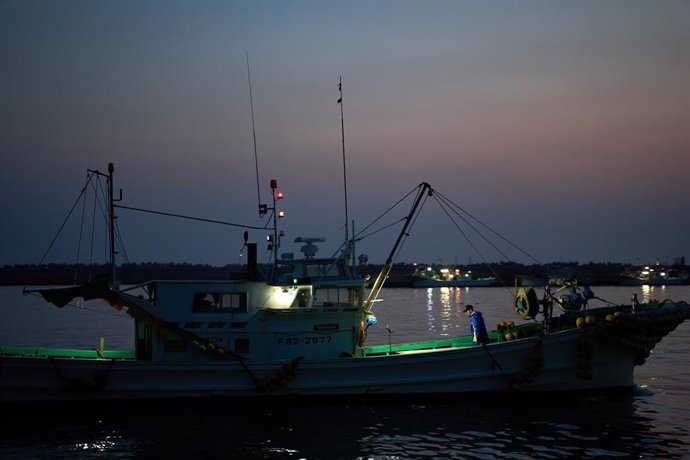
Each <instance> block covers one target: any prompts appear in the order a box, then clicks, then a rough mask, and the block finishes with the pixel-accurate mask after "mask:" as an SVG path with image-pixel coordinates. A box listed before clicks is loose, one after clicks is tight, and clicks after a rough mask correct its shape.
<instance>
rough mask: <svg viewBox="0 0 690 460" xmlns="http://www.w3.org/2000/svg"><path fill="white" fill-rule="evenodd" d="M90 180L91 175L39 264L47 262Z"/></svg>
mask: <svg viewBox="0 0 690 460" xmlns="http://www.w3.org/2000/svg"><path fill="white" fill-rule="evenodd" d="M90 180H91V177H89V178H88V180H87V182H86V185H84V187H83V188H82V189H81V192H80V193H79V196H78V197H77V199H76V200H75V201H74V204H73V205H72V208H71V209H70V210H69V212H68V213H67V217H65V220H64V221H63V222H62V225H60V228H59V229H58V231H57V233H56V234H55V236H54V237H53V240H52V241H51V242H50V244H49V245H48V249H46V251H45V252H44V253H43V257H41V261H40V262H39V263H38V265H43V262H45V259H46V257H48V253H49V252H50V250H51V249H52V248H53V245H55V242H56V241H57V239H58V236H60V233H61V232H62V229H63V228H65V225H67V221H68V220H69V218H70V217H71V216H72V213H73V212H74V209H75V208H76V207H77V205H78V204H79V200H81V198H82V196H83V195H84V192H85V191H86V188H87V187H88V185H89V181H90ZM31 283H33V278H32V279H31V280H30V283H29V284H31Z"/></svg>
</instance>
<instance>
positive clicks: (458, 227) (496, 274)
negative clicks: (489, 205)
mask: <svg viewBox="0 0 690 460" xmlns="http://www.w3.org/2000/svg"><path fill="white" fill-rule="evenodd" d="M434 198H435V199H436V202H437V203H438V205H439V206H440V208H441V209H442V210H443V212H444V213H445V214H446V215H447V216H448V218H449V219H450V220H451V222H453V224H454V225H455V228H457V229H458V231H459V232H460V234H461V235H462V236H463V237H464V238H465V240H466V241H467V243H468V244H469V245H470V246H472V249H474V251H475V252H476V253H477V254H478V255H479V257H481V259H482V261H483V262H484V265H486V266H487V267H488V268H489V270H491V273H493V275H494V276H495V277H496V278H497V279H498V280H499V281H500V282H501V284H502V285H503V287H505V288H508V285H506V283H505V281H503V279H502V278H501V277H500V276H498V273H496V270H494V268H493V267H492V266H491V264H490V263H489V262H488V261H487V260H486V258H485V257H484V254H482V252H481V251H480V250H479V248H477V246H476V245H475V244H474V243H473V242H472V240H471V238H470V237H469V236H468V235H467V233H466V232H465V231H463V229H462V228H460V226H459V225H458V223H457V222H456V221H455V219H453V216H451V215H450V213H449V212H448V209H447V208H446V206H445V205H444V204H443V203H442V202H441V201H440V200H439V199H438V198H436V197H434ZM456 214H457V213H456ZM458 217H460V219H462V220H463V221H464V222H465V223H466V224H467V225H469V226H470V228H472V229H473V230H474V231H475V232H477V229H476V228H474V227H473V226H472V224H471V223H469V222H468V221H467V219H465V218H464V217H462V216H461V215H459V214H458ZM477 233H478V234H479V235H480V236H481V237H482V238H484V239H485V240H486V238H485V237H484V236H483V235H482V234H481V233H479V232H477ZM486 241H487V242H488V243H489V244H490V245H491V246H492V247H493V248H494V249H496V250H497V251H498V252H499V253H500V254H502V255H503V256H504V257H505V258H507V259H508V260H510V258H509V257H508V256H506V255H505V254H503V252H502V251H501V250H500V249H498V248H497V247H496V246H494V245H493V243H491V242H490V241H488V240H486ZM511 296H512V292H511Z"/></svg>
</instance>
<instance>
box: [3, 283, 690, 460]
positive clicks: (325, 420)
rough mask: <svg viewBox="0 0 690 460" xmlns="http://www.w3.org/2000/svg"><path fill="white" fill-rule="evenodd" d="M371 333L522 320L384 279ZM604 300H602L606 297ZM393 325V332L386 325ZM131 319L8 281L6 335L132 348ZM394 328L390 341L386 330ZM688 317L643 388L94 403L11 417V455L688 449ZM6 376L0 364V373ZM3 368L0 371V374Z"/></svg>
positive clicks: (646, 371)
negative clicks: (471, 314)
mask: <svg viewBox="0 0 690 460" xmlns="http://www.w3.org/2000/svg"><path fill="white" fill-rule="evenodd" d="M633 293H637V294H638V297H639V298H641V299H645V300H647V299H650V298H656V299H658V300H663V299H666V298H670V299H672V300H686V301H690V287H687V286H684V287H681V286H679V287H666V288H659V287H657V288H643V287H640V288H633V287H600V288H597V289H595V294H596V295H597V296H598V297H600V298H602V299H605V300H608V301H610V302H613V303H623V302H628V301H629V299H630V297H631V295H632V294H633ZM381 297H382V298H383V299H384V301H383V302H381V303H378V304H376V307H375V309H374V311H375V312H376V313H377V315H378V318H379V324H378V325H377V326H373V327H372V328H371V329H370V335H369V343H370V344H375V343H379V344H382V343H387V342H388V340H389V338H390V339H391V340H393V341H404V340H421V339H427V338H434V337H445V336H451V335H456V334H465V333H467V330H468V326H467V318H466V317H465V316H464V314H462V312H461V308H460V306H461V305H464V304H467V303H472V304H474V305H475V306H476V307H477V308H478V309H479V310H481V311H482V312H483V313H484V317H485V319H486V320H487V324H489V325H495V324H496V323H497V322H499V321H505V320H515V319H516V318H517V317H516V316H515V314H514V313H513V311H512V309H511V300H512V292H511V291H510V290H508V289H504V288H461V289H438V288H437V289H430V290H427V289H388V290H385V289H384V291H383V293H382V296H381ZM603 304H604V303H603V302H602V301H596V304H595V306H596V305H603ZM386 326H388V328H389V329H390V330H391V331H392V335H390V334H389V333H388V331H387V329H386ZM133 335H134V334H133V325H132V321H131V319H130V318H129V317H128V316H127V315H126V314H123V313H117V312H115V311H114V310H112V309H110V308H109V307H107V306H104V305H102V304H100V303H98V302H89V303H87V304H86V305H83V306H67V307H65V308H63V309H58V308H55V307H53V306H52V305H50V304H47V303H45V302H44V301H43V300H42V299H40V298H36V297H33V296H23V295H22V293H21V288H18V287H0V345H16V346H45V347H89V348H95V347H97V346H98V343H99V339H100V337H103V338H104V340H105V345H106V348H111V349H113V348H114V349H130V348H131V345H130V344H131V342H132V338H133ZM389 335H390V337H389ZM689 346H690V323H688V322H686V323H684V324H682V325H681V326H679V327H678V328H677V329H676V330H675V331H673V332H672V333H671V334H670V335H669V336H667V337H666V338H665V339H664V341H663V342H662V343H661V344H659V345H657V347H656V348H655V350H654V352H653V353H652V355H651V356H650V358H649V359H648V360H647V362H646V363H645V365H644V366H641V367H638V368H636V373H635V376H636V377H635V378H636V387H635V391H634V393H633V394H632V395H631V394H621V395H614V396H610V395H609V396H591V397H586V396H570V397H559V398H556V399H554V398H549V399H545V400H541V399H539V398H530V399H529V400H523V399H521V398H520V395H516V397H515V399H514V400H506V399H502V400H499V401H494V400H487V399H486V398H483V399H476V398H475V397H472V396H464V397H457V398H454V399H452V400H449V401H447V402H443V403H439V402H435V403H433V404H419V403H414V404H413V403H405V402H399V403H396V404H392V403H386V404H379V405H377V404H371V403H368V404H366V405H365V404H356V403H355V404H347V405H346V404H340V405H338V404H328V405H315V404H307V405H300V406H295V405H291V406H278V407H271V406H257V407H254V406H249V407H247V406H243V407H233V406H232V405H229V404H222V405H218V404H214V403H208V402H205V403H191V404H190V403H185V404H182V403H172V404H169V405H157V406H155V407H151V406H148V407H140V408H138V407H127V408H123V409H122V410H117V409H113V408H108V409H105V408H104V409H103V410H100V409H99V408H98V407H94V408H92V410H90V411H89V412H88V413H86V414H85V413H78V414H74V413H70V412H69V410H64V411H62V412H59V413H56V412H54V411H53V410H49V409H41V408H34V409H32V412H31V413H27V414H25V416H24V417H22V418H20V419H14V420H8V419H7V418H5V420H4V421H3V426H4V428H3V429H2V430H0V457H1V458H75V457H76V458H108V459H110V458H132V457H136V458H162V457H169V456H174V457H175V458H182V457H187V458H202V457H205V458H269V459H274V458H275V459H282V458H294V459H299V458H306V459H314V458H381V459H389V458H437V459H445V458H449V459H455V458H463V459H493V458H500V459H504V458H505V459H561V458H571V459H576V458H630V459H632V458H643V459H658V458H678V459H681V458H690V372H689V369H690V351H689ZM0 372H1V369H0ZM0 378H1V374H0Z"/></svg>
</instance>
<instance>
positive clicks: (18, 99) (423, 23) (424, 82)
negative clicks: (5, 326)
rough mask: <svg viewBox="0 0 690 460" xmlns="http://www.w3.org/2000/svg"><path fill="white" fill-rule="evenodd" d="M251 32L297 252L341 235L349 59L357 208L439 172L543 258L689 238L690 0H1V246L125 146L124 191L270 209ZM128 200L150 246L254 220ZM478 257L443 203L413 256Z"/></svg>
mask: <svg viewBox="0 0 690 460" xmlns="http://www.w3.org/2000/svg"><path fill="white" fill-rule="evenodd" d="M245 51H248V52H249V58H250V64H251V73H252V86H253V95H254V110H255V119H256V136H257V148H258V154H259V164H260V175H261V180H262V184H261V186H262V194H263V196H264V197H267V196H268V182H269V179H272V178H275V179H277V180H278V181H279V184H280V188H281V189H283V190H284V191H285V193H286V196H287V198H286V200H285V201H284V202H283V203H282V205H281V206H282V208H283V209H285V211H286V213H287V214H288V217H287V218H286V219H284V220H283V221H282V223H281V224H282V228H283V229H284V230H285V232H286V235H287V236H286V238H285V239H284V240H283V247H282V248H281V249H282V251H281V252H286V251H294V252H298V249H299V245H297V244H294V243H292V241H293V239H294V238H295V237H297V236H324V237H326V238H327V242H326V244H325V245H323V249H322V253H321V254H330V253H331V252H332V251H333V250H335V248H336V247H337V246H338V245H339V244H340V241H341V239H342V235H343V230H342V226H343V223H344V212H343V189H342V152H341V143H340V136H341V132H340V108H339V106H338V105H337V103H336V101H337V99H338V91H337V82H338V78H339V76H340V75H342V78H343V91H344V106H343V107H344V111H345V137H346V150H347V164H348V169H347V174H348V188H349V215H350V218H351V219H354V220H355V225H356V226H357V227H359V228H361V227H363V226H364V225H366V224H368V223H369V222H370V221H371V220H372V219H373V218H375V217H377V216H378V215H379V214H380V213H381V212H382V211H384V210H385V209H386V208H388V206H389V205H391V204H392V203H394V202H395V201H397V199H398V198H400V197H401V196H402V195H404V194H405V193H407V192H408V191H409V190H411V189H412V188H413V187H414V186H416V185H417V184H419V183H420V182H422V181H427V182H429V183H430V184H431V185H432V186H433V187H434V188H436V189H437V190H439V191H440V192H441V193H443V194H444V195H446V196H448V197H449V198H451V199H453V200H454V201H455V202H456V203H458V204H460V205H461V206H463V207H464V208H465V209H467V210H468V211H470V212H471V213H473V215H475V216H477V217H479V218H480V219H482V220H483V221H484V222H486V223H487V224H489V225H490V226H491V227H492V228H494V229H496V230H498V231H499V232H501V233H502V234H503V235H505V236H507V237H509V238H510V239H511V240H512V241H514V242H515V243H516V244H518V245H519V246H520V247H522V248H524V249H525V250H526V251H527V252H529V253H530V254H532V255H534V256H535V257H536V258H538V259H539V260H541V261H544V262H550V261H570V260H572V261H580V262H588V261H614V262H630V263H640V264H642V263H646V262H651V261H654V260H661V261H662V262H671V261H672V260H673V258H674V257H678V256H686V257H690V199H689V198H688V196H689V194H688V191H687V188H688V185H690V184H689V177H690V90H689V82H690V2H687V1H682V0H677V1H673V0H669V1H664V2H657V1H652V0H648V1H636V0H629V1H623V0H620V1H603V2H602V1H598V0H596V1H595V0H583V1H564V2H552V1H488V2H469V1H467V2H465V1H403V0H400V1H388V0H380V1H345V2H335V1H131V0H124V1H114V0H113V1H81V0H75V1H35V0H22V1H19V0H3V1H2V2H0V58H1V59H0V94H1V95H2V99H1V100H2V103H1V104H0V113H1V115H2V116H1V118H0V157H1V158H2V168H0V195H1V196H2V199H1V200H0V216H2V219H1V220H0V265H5V264H15V263H38V262H39V261H40V259H41V256H42V254H43V252H44V250H45V249H46V248H47V246H48V244H49V243H50V241H51V239H52V237H53V235H54V234H55V232H56V231H57V229H58V227H59V226H60V224H61V223H62V220H63V218H64V217H65V215H66V213H67V211H68V210H69V208H70V206H71V205H72V203H73V202H74V200H75V198H76V196H77V194H78V193H79V190H80V189H81V187H82V185H83V179H84V175H85V171H86V169H87V168H92V169H100V170H105V169H106V165H107V163H108V162H113V163H115V166H116V174H117V176H116V181H117V183H116V187H117V188H123V189H124V203H123V204H125V205H129V206H136V207H143V208H154V209H160V210H163V211H170V212H176V213H181V214H191V215H194V216H199V217H206V218H212V219H219V220H226V221H231V222H238V223H245V224H249V225H262V224H263V223H265V221H262V220H259V218H258V215H257V212H256V207H257V206H256V205H257V202H256V200H257V197H256V176H255V170H254V148H253V144H252V125H251V114H250V106H249V91H248V83H247V68H246V62H245ZM405 212H406V210H402V209H401V210H400V211H399V212H398V213H397V214H395V215H394V216H396V218H397V217H402V216H403V215H404V214H405ZM119 216H120V217H119V219H118V221H119V225H120V228H121V230H122V233H123V237H124V240H125V244H126V247H127V252H128V254H129V257H130V260H132V261H135V262H143V261H152V260H156V261H174V262H191V263H199V262H201V263H209V264H214V265H224V264H226V263H236V262H237V261H238V258H237V252H238V249H239V248H240V246H241V244H242V230H240V229H233V228H227V227H209V226H204V225H201V224H198V223H190V222H177V221H174V220H168V219H165V218H153V217H149V216H144V215H140V214H136V213H132V212H129V211H125V210H121V211H120V212H119ZM389 221H390V220H389ZM250 235H251V239H252V240H253V241H258V242H261V241H262V240H263V239H264V238H265V232H260V231H253V232H250ZM394 238H395V234H393V233H391V232H388V233H383V234H381V235H377V237H376V238H372V239H371V240H364V241H362V242H361V244H360V245H359V247H358V252H365V253H367V254H368V255H369V259H370V261H372V262H382V261H383V260H384V259H385V257H386V255H387V252H388V250H389V248H390V245H391V244H392V242H393V240H394ZM75 245H76V236H74V237H72V238H71V239H70V236H65V238H64V239H62V238H61V240H59V242H58V245H57V246H56V248H55V250H54V251H52V253H51V254H50V256H49V258H48V261H64V262H71V261H73V260H74V257H75V253H76V251H75ZM260 247H263V244H261V245H260ZM483 255H484V257H485V258H487V259H488V260H491V261H498V260H500V259H502V257H501V256H499V255H498V254H495V253H489V252H486V253H483ZM509 255H511V257H513V258H514V260H516V261H519V262H528V263H529V262H530V260H528V259H525V258H524V257H523V256H521V255H520V254H515V253H514V252H513V253H509ZM260 257H261V258H262V259H263V261H265V260H266V259H267V254H266V253H265V251H262V252H260ZM470 258H471V259H472V261H473V262H479V261H480V260H481V257H480V256H479V255H478V254H476V253H475V252H474V251H473V249H472V247H471V246H470V245H468V244H467V242H465V241H464V239H463V238H462V237H461V236H460V235H459V234H458V233H457V231H456V230H455V229H454V228H453V227H452V225H451V224H450V223H449V222H448V221H447V219H445V217H444V215H443V214H442V213H441V212H439V211H438V210H435V209H434V207H433V206H432V203H429V204H428V205H427V208H425V210H424V211H423V213H422V216H421V217H420V219H419V221H418V222H417V223H416V225H415V227H414V229H413V231H412V234H411V237H410V239H409V240H408V242H407V243H406V244H405V247H404V248H403V251H402V252H401V254H400V260H401V261H407V262H412V261H424V262H429V263H431V262H439V261H443V262H445V263H453V262H456V261H457V262H458V263H466V262H467V261H468V260H470Z"/></svg>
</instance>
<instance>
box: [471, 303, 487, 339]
mask: <svg viewBox="0 0 690 460" xmlns="http://www.w3.org/2000/svg"><path fill="white" fill-rule="evenodd" d="M465 313H467V316H468V318H469V319H470V330H471V332H472V345H479V344H482V343H489V333H488V332H486V324H484V317H483V316H482V314H481V312H479V311H475V310H474V307H473V306H472V305H465Z"/></svg>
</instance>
